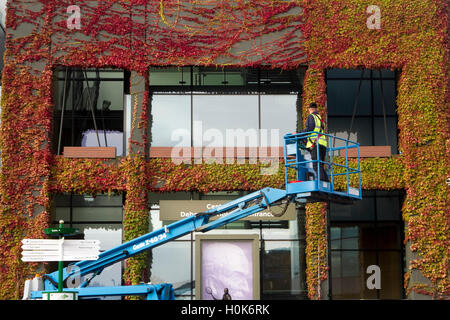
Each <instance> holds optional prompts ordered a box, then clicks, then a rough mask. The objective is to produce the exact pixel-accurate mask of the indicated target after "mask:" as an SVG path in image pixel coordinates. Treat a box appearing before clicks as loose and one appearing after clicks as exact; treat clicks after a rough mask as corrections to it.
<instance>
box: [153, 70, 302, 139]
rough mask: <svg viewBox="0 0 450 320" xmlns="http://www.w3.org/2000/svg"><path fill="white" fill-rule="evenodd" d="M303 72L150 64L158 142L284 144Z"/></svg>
mask: <svg viewBox="0 0 450 320" xmlns="http://www.w3.org/2000/svg"><path fill="white" fill-rule="evenodd" d="M301 71H302V70H292V71H281V70H260V69H250V68H249V69H215V68H203V67H181V68H150V72H149V74H150V92H151V94H152V116H153V124H152V146H154V147H175V146H182V147H185V146H191V147H193V146H210V147H224V146H235V147H236V146H238V147H257V146H282V145H283V136H284V134H286V133H288V132H294V131H296V125H297V123H296V121H297V112H296V105H297V103H298V100H299V97H300V90H301V83H302V79H303V73H302V72H301Z"/></svg>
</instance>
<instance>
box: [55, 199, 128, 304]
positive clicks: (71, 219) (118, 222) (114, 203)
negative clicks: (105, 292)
mask: <svg viewBox="0 0 450 320" xmlns="http://www.w3.org/2000/svg"><path fill="white" fill-rule="evenodd" d="M123 201H124V200H123V196H122V195H111V196H108V195H97V196H96V197H95V198H94V197H92V196H91V195H76V194H58V195H54V205H55V210H52V213H53V216H52V220H53V224H58V221H59V220H64V223H65V225H66V226H70V227H73V228H77V229H78V230H79V231H80V232H81V233H82V238H83V239H86V240H100V251H101V252H102V251H105V250H109V249H112V248H114V247H116V246H118V245H120V244H121V243H122V221H123V219H122V208H123ZM52 269H54V270H56V269H57V266H55V267H54V268H52ZM88 276H90V275H88ZM82 281H83V279H82ZM120 285H122V266H121V263H116V264H113V265H111V266H109V267H107V268H105V269H104V270H103V271H102V273H101V274H100V275H98V276H96V277H95V278H94V279H93V280H92V282H91V283H90V286H91V287H103V286H120ZM104 299H120V298H117V297H108V298H104Z"/></svg>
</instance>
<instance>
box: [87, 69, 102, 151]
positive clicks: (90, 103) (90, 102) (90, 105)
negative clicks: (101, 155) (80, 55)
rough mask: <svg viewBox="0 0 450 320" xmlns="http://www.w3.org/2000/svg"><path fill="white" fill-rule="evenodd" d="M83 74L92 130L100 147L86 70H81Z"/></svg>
mask: <svg viewBox="0 0 450 320" xmlns="http://www.w3.org/2000/svg"><path fill="white" fill-rule="evenodd" d="M83 72H84V73H83V74H84V78H85V80H86V85H87V94H88V100H89V107H90V108H91V113H92V119H93V120H94V128H95V134H96V135H97V142H98V146H99V147H101V144H100V138H99V136H98V129H97V122H96V121H95V113H94V108H93V106H92V104H93V103H94V101H92V100H91V93H90V92H89V82H88V79H87V73H86V70H83Z"/></svg>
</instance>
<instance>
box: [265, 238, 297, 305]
mask: <svg viewBox="0 0 450 320" xmlns="http://www.w3.org/2000/svg"><path fill="white" fill-rule="evenodd" d="M261 254H262V274H261V276H262V278H263V284H262V285H263V287H262V297H263V298H264V299H286V298H293V297H299V298H300V297H301V296H302V295H304V294H305V292H304V291H305V290H304V288H302V284H301V275H300V271H301V270H300V249H299V242H297V241H264V250H263V251H262V253H261Z"/></svg>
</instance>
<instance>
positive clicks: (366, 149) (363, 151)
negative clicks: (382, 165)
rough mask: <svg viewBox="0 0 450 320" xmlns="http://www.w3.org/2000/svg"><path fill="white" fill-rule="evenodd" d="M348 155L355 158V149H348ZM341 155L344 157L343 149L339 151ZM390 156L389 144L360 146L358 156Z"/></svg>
mask: <svg viewBox="0 0 450 320" xmlns="http://www.w3.org/2000/svg"><path fill="white" fill-rule="evenodd" d="M347 152H348V157H349V158H356V157H357V156H358V154H357V151H356V149H354V148H352V149H348V150H347ZM339 155H340V156H341V157H345V150H341V151H340V152H339ZM391 156H392V152H391V146H360V147H359V157H360V158H389V157H391Z"/></svg>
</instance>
